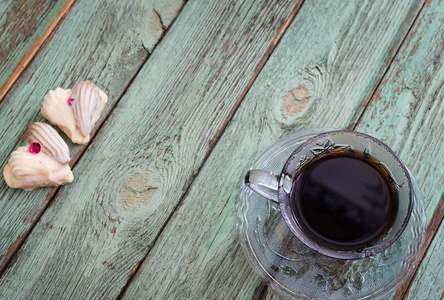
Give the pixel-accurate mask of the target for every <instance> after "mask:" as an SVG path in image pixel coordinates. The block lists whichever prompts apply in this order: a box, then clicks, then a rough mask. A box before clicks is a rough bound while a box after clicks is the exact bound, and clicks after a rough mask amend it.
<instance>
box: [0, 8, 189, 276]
mask: <svg viewBox="0 0 444 300" xmlns="http://www.w3.org/2000/svg"><path fill="white" fill-rule="evenodd" d="M158 2H160V1H157V0H153V1H145V0H140V1H132V2H131V3H129V2H126V1H118V2H115V1H112V0H101V1H94V2H93V3H91V1H87V0H82V1H80V0H79V1H78V2H77V4H76V5H75V7H73V9H72V10H71V12H70V13H69V14H68V16H67V17H66V18H65V20H64V22H63V24H61V26H60V28H59V29H58V30H57V32H56V33H55V35H54V37H53V38H52V39H51V41H50V42H49V43H48V44H47V45H46V46H45V47H44V48H43V49H42V51H41V52H40V53H39V54H38V55H37V56H36V58H35V60H34V61H33V63H31V64H30V65H29V67H28V68H27V70H26V71H25V72H24V73H23V76H21V78H20V79H19V80H18V81H17V82H16V84H15V86H14V87H13V88H12V90H11V91H10V92H9V93H8V95H7V96H6V97H5V98H4V100H3V101H2V102H0V140H1V141H2V143H0V165H1V168H2V169H3V167H4V166H5V164H6V163H7V160H8V158H9V154H10V153H11V152H12V151H13V150H14V149H15V148H16V147H17V145H20V144H23V141H22V135H23V133H24V132H25V130H26V128H27V127H28V126H29V125H30V124H32V123H33V122H34V121H43V122H47V121H45V120H44V119H43V117H42V116H41V115H40V107H41V104H42V102H43V96H44V95H45V94H46V93H47V91H48V90H49V89H54V88H56V87H57V86H62V87H65V88H68V87H72V86H73V84H75V83H76V82H78V81H80V80H84V79H90V80H92V81H93V82H95V83H96V84H97V85H98V86H99V87H101V88H102V89H104V91H106V93H107V94H108V96H109V100H108V104H107V106H106V107H105V111H104V112H103V113H102V117H101V118H100V119H99V121H98V125H96V130H97V128H98V127H99V124H100V123H101V122H103V120H104V119H105V118H106V115H107V113H109V112H110V111H111V109H112V107H113V106H114V105H115V104H116V103H117V101H118V100H119V99H120V97H121V95H122V94H123V93H124V91H125V89H126V87H127V86H128V85H129V83H130V82H131V81H132V79H133V77H134V75H135V73H137V71H138V70H139V68H140V67H141V65H143V63H144V62H145V61H146V60H147V58H148V56H149V54H148V52H147V50H146V49H147V48H149V47H153V46H152V45H151V44H145V45H144V44H143V39H144V38H147V37H148V36H150V35H151V34H152V33H153V32H158V29H157V28H155V26H154V25H153V24H151V23H150V20H146V16H150V15H152V14H153V8H154V7H155V6H156V5H158ZM162 3H164V4H167V3H169V7H168V10H165V9H163V10H160V9H159V11H161V12H162V13H163V14H165V15H166V16H171V15H173V14H174V13H177V12H178V10H179V9H180V7H181V6H182V4H183V3H182V0H172V1H169V2H165V1H163V2H162ZM167 12H168V13H167ZM165 19H168V18H167V17H165ZM140 20H144V21H142V22H141V21H140ZM168 20H169V21H170V22H171V18H169V19H168ZM145 21H146V22H145ZM164 25H165V26H168V25H169V23H165V24H164ZM163 30H164V29H162V31H163ZM61 135H62V137H64V138H65V140H68V139H67V138H66V136H65V135H64V134H63V133H62V134H61ZM68 145H69V148H70V152H71V157H72V158H73V160H72V161H71V165H73V164H74V163H75V162H76V161H77V160H78V158H79V156H80V155H81V153H83V151H84V149H85V146H83V147H82V146H79V145H73V144H72V143H70V142H68ZM74 180H75V182H76V180H77V179H74ZM55 191H56V189H50V188H46V189H39V190H35V191H33V192H31V193H28V192H24V191H21V190H13V189H10V188H8V187H7V186H6V184H5V182H4V179H3V176H1V178H0V273H1V270H2V269H3V268H4V266H5V265H6V263H7V262H8V260H9V259H10V258H11V256H12V254H13V253H14V251H15V250H16V249H17V247H18V245H19V244H20V243H21V242H22V241H23V239H24V238H25V237H26V235H27V234H28V232H29V230H30V228H31V227H32V226H33V224H34V223H35V222H36V221H37V220H38V218H39V216H40V215H41V213H42V212H43V211H44V209H45V207H46V206H47V204H48V202H49V200H50V199H51V197H52V196H53V195H54V193H55Z"/></svg>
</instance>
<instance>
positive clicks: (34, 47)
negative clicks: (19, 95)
mask: <svg viewBox="0 0 444 300" xmlns="http://www.w3.org/2000/svg"><path fill="white" fill-rule="evenodd" d="M75 2H76V0H69V1H68V2H66V3H65V5H63V7H62V9H61V10H60V11H59V12H58V13H57V15H56V16H55V18H54V20H53V21H52V22H51V24H50V25H49V26H48V28H47V29H46V31H45V32H44V33H43V35H42V36H41V37H37V38H36V39H35V40H34V42H33V43H32V44H31V46H30V48H29V50H28V52H27V53H26V54H25V55H23V57H22V58H21V59H20V61H19V62H18V64H17V66H16V67H15V68H14V70H13V71H12V73H11V75H9V77H8V79H7V80H6V82H5V83H4V84H3V86H1V87H0V102H1V101H2V100H3V98H4V97H5V95H6V94H7V93H8V91H9V90H10V89H11V87H12V86H13V84H14V83H15V82H16V81H17V79H18V78H19V77H20V75H21V74H22V73H23V71H24V70H25V69H26V67H27V66H28V65H29V63H30V62H31V61H32V59H33V58H34V57H35V56H36V55H37V53H38V51H39V50H40V49H41V47H42V45H43V43H44V42H45V41H47V40H48V38H49V37H50V36H51V34H52V33H53V32H55V31H56V29H57V28H58V27H59V25H60V24H61V23H62V21H63V19H64V18H65V16H66V15H67V14H68V12H69V11H70V10H71V8H72V7H73V6H74V3H75Z"/></svg>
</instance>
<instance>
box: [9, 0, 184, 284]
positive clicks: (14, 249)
mask: <svg viewBox="0 0 444 300" xmlns="http://www.w3.org/2000/svg"><path fill="white" fill-rule="evenodd" d="M73 1H75V0H73ZM187 2H188V0H187V1H184V3H183V5H182V7H181V8H180V9H179V11H178V13H177V15H176V16H175V17H174V18H173V20H172V21H171V24H170V25H169V26H168V27H167V30H166V31H165V32H164V33H163V35H162V37H161V39H160V40H159V41H158V43H157V44H156V45H155V46H154V48H153V50H152V51H154V50H155V49H156V47H157V46H158V45H159V44H160V43H161V42H162V40H163V38H164V36H165V35H166V34H167V32H168V31H169V29H170V28H171V27H172V26H173V24H174V22H175V21H176V19H177V17H178V16H179V15H180V13H181V12H182V11H183V8H184V7H185V5H186V3H187ZM145 50H146V51H147V56H146V57H145V59H144V60H143V62H142V63H141V64H140V65H139V68H138V69H137V71H136V72H135V73H134V74H133V76H132V77H131V79H130V81H129V82H128V84H127V85H126V87H125V88H124V89H123V91H122V93H121V94H120V95H119V97H118V98H117V100H116V102H115V103H114V104H113V106H112V107H111V109H110V110H109V112H108V113H107V114H106V116H105V117H104V118H103V119H102V121H101V122H100V123H98V126H97V129H96V130H95V131H94V132H93V133H92V134H91V139H90V141H89V142H88V144H86V145H85V146H84V147H82V149H80V151H79V152H78V153H77V154H76V155H75V156H74V157H73V158H72V160H71V162H70V167H71V169H74V168H75V166H76V165H77V163H78V162H79V161H80V159H81V158H82V157H83V155H84V153H85V152H86V150H87V149H88V148H89V146H90V145H91V144H92V143H93V142H94V139H95V138H96V136H97V135H98V133H99V132H100V131H101V130H102V127H103V125H104V124H105V123H106V121H107V120H108V118H109V117H110V116H111V114H112V113H113V111H114V109H115V108H116V107H117V104H118V103H119V102H120V99H122V97H123V96H124V95H125V94H126V92H127V90H128V89H129V87H130V86H131V84H132V83H133V81H134V79H135V78H136V77H137V75H138V74H139V72H140V70H141V69H142V67H143V66H144V65H145V63H146V62H147V61H148V59H149V57H150V52H149V51H148V50H147V49H145ZM152 51H151V52H152ZM0 101H1V98H0ZM59 190H60V186H58V187H55V188H53V190H52V191H51V192H50V193H49V195H48V196H47V198H46V199H45V202H44V206H43V209H42V210H41V211H40V212H39V213H38V214H37V216H36V217H35V218H34V220H32V222H31V226H30V228H29V229H28V230H27V231H26V232H25V233H24V234H23V235H21V236H20V237H19V238H18V239H17V241H15V242H14V243H13V244H12V245H11V247H10V249H9V251H8V254H7V255H6V259H5V261H4V262H3V264H1V265H0V278H1V277H2V276H3V275H4V273H5V272H6V270H7V269H8V268H9V267H10V266H11V262H12V261H15V260H17V258H16V256H17V254H18V252H19V250H20V248H21V247H22V246H23V244H24V242H25V241H26V239H27V238H28V236H29V235H30V234H31V233H32V231H33V229H34V228H35V226H36V225H37V223H38V222H39V221H40V219H41V218H42V216H43V214H44V213H45V212H46V210H47V209H48V208H49V207H50V206H51V205H52V204H53V203H54V202H55V199H56V198H57V194H58V192H59Z"/></svg>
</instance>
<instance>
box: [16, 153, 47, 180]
mask: <svg viewBox="0 0 444 300" xmlns="http://www.w3.org/2000/svg"><path fill="white" fill-rule="evenodd" d="M27 155H29V154H27V153H26V152H20V151H14V152H12V153H11V157H10V159H9V166H10V168H11V172H12V173H13V174H14V176H15V177H17V178H20V177H25V176H34V175H35V174H39V171H40V166H39V165H37V164H29V163H26V161H27V157H26V156H27Z"/></svg>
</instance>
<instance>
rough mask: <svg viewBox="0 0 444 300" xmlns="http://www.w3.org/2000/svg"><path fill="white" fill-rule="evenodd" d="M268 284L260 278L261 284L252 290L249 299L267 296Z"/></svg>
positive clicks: (253, 299)
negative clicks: (251, 295) (252, 292)
mask: <svg viewBox="0 0 444 300" xmlns="http://www.w3.org/2000/svg"><path fill="white" fill-rule="evenodd" d="M267 291H268V286H267V282H266V281H265V280H262V282H261V284H260V285H259V286H258V287H257V288H256V290H255V291H254V294H253V297H252V298H251V300H261V299H265V298H266V297H267Z"/></svg>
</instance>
